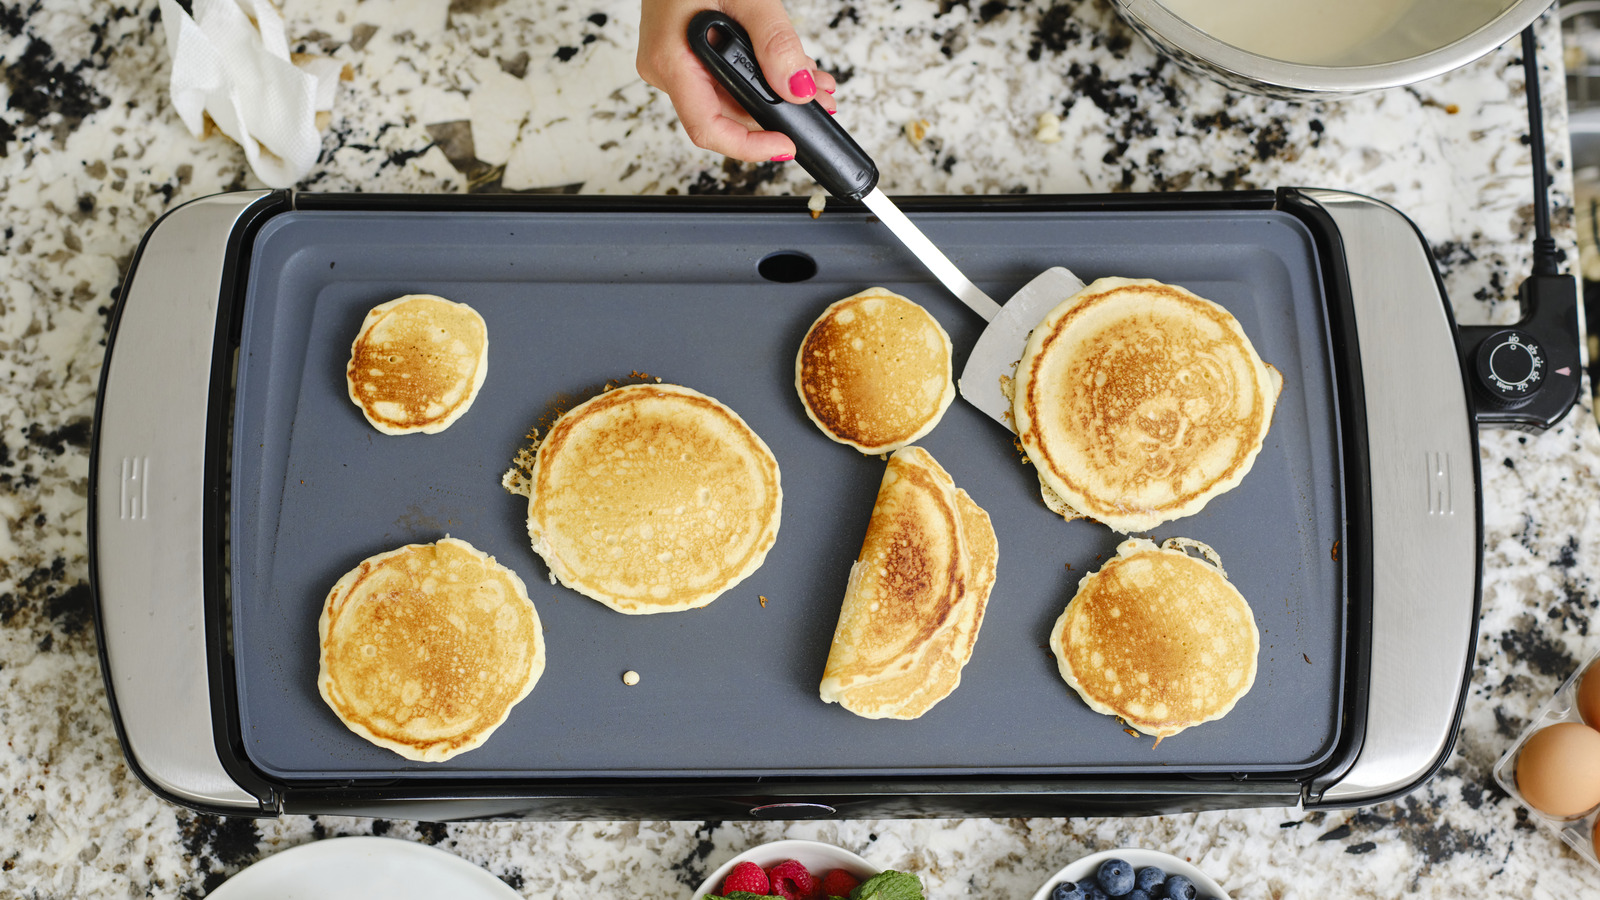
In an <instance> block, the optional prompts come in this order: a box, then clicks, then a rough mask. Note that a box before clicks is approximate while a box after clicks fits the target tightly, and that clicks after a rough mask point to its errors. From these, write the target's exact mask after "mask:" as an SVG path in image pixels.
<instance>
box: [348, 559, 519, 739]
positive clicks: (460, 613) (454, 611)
mask: <svg viewBox="0 0 1600 900" xmlns="http://www.w3.org/2000/svg"><path fill="white" fill-rule="evenodd" d="M317 634H318V642H319V646H320V647H321V653H320V656H319V662H320V670H319V672H318V674H317V689H318V690H319V691H320V692H321V694H322V699H323V700H324V701H326V702H327V704H328V706H329V707H330V708H331V709H332V710H333V711H334V714H336V715H337V716H338V717H339V719H340V721H342V722H344V724H345V725H346V726H348V727H349V728H350V730H351V731H354V732H355V733H356V734H359V735H361V736H362V737H364V738H366V739H367V740H369V741H371V742H372V743H374V744H377V745H378V746H380V747H386V748H388V749H390V750H393V751H394V752H396V753H398V754H400V755H401V756H404V757H405V758H407V759H414V760H418V761H420V762H442V761H444V760H447V759H449V758H450V757H452V756H455V755H456V754H458V753H465V752H466V751H468V750H471V749H473V748H474V747H477V746H478V745H480V744H482V743H483V742H484V740H486V739H487V738H488V737H489V735H490V734H491V733H492V732H493V731H494V730H495V729H496V728H498V727H500V723H502V722H504V721H505V720H506V717H507V716H508V715H510V713H511V707H513V706H515V705H516V704H517V702H518V701H520V700H521V699H522V698H523V697H526V696H527V695H528V692H529V691H531V690H533V685H534V683H535V682H537V681H538V680H539V676H540V675H541V674H543V672H544V662H545V653H544V630H543V628H542V627H541V626H540V623H539V614H538V613H537V612H535V611H534V608H533V603H532V602H530V601H529V600H528V591H527V588H526V587H525V586H524V585H523V583H522V579H520V578H518V577H517V574H516V573H515V572H513V571H511V570H510V569H507V568H506V567H505V566H502V565H500V564H499V563H496V562H495V561H494V558H493V557H491V556H488V555H486V554H484V553H482V552H481V551H479V550H477V549H476V548H474V547H473V546H472V545H471V544H468V543H467V542H466V541H461V540H456V539H454V538H448V537H447V538H445V539H443V540H441V541H439V542H438V543H436V544H409V545H407V546H405V547H401V548H400V549H398V550H390V551H388V552H385V553H379V554H378V555H376V556H373V557H371V558H369V559H367V560H365V561H363V562H362V563H361V564H360V565H358V566H356V567H355V568H354V569H352V570H351V571H350V572H349V573H348V574H346V575H345V576H344V577H343V578H340V579H339V581H338V583H337V584H335V585H334V586H333V590H331V591H329V592H328V598H327V601H326V603H324V604H323V609H322V617H321V619H320V620H319V622H318V625H317Z"/></svg>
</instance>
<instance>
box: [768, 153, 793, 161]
mask: <svg viewBox="0 0 1600 900" xmlns="http://www.w3.org/2000/svg"><path fill="white" fill-rule="evenodd" d="M791 159H794V154H793V153H780V154H778V155H777V156H774V157H773V158H772V161H773V162H788V161H789V160H791Z"/></svg>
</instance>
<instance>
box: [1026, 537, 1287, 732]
mask: <svg viewBox="0 0 1600 900" xmlns="http://www.w3.org/2000/svg"><path fill="white" fill-rule="evenodd" d="M1186 547H1195V548H1198V549H1200V550H1201V551H1202V552H1203V553H1205V554H1206V555H1207V556H1208V557H1209V558H1210V559H1212V560H1215V559H1216V554H1215V553H1214V552H1212V551H1211V548H1210V547H1207V546H1205V545H1204V544H1200V543H1199V542H1197V541H1191V540H1187V539H1185V538H1173V539H1171V540H1168V541H1167V542H1166V543H1164V544H1163V545H1162V546H1160V547H1157V546H1156V545H1155V544H1154V543H1152V542H1150V541H1147V540H1144V539H1143V538H1132V539H1130V540H1126V541H1123V542H1122V544H1121V545H1120V546H1118V547H1117V555H1116V557H1114V558H1113V559H1112V560H1111V561H1109V562H1107V563H1106V564H1105V565H1104V566H1103V567H1101V569H1100V570H1099V571H1098V572H1094V573H1092V574H1089V575H1086V576H1084V579H1083V581H1082V582H1081V583H1080V584H1079V585H1078V593H1077V595H1076V596H1074V597H1073V598H1072V601H1071V602H1070V603H1068V604H1067V608H1066V611H1065V612H1063V613H1062V614H1061V617H1060V618H1059V619H1057V620H1056V624H1055V628H1054V629H1053V630H1052V631H1051V633H1050V649H1051V650H1052V651H1054V653H1055V655H1056V662H1057V664H1058V665H1059V667H1060V669H1061V677H1062V678H1064V679H1066V682H1067V684H1069V685H1071V686H1072V688H1073V690H1076V691H1077V692H1078V695H1079V696H1080V697H1082V698H1083V701H1084V702H1085V703H1087V704H1089V707H1090V708H1091V709H1093V710H1095V711H1096V712H1100V713H1105V714H1106V715H1112V716H1118V717H1120V718H1121V719H1123V720H1124V721H1125V722H1127V723H1128V724H1129V725H1131V726H1132V727H1134V728H1135V729H1138V730H1139V731H1141V732H1143V733H1145V734H1149V735H1154V736H1156V737H1157V738H1158V740H1157V741H1156V743H1157V744H1160V743H1161V741H1160V740H1159V739H1160V738H1167V737H1171V736H1172V735H1174V734H1177V733H1178V732H1180V731H1182V730H1184V729H1185V728H1189V727H1191V726H1194V725H1199V724H1200V723H1201V722H1210V721H1213V720H1215V719H1220V718H1222V717H1223V716H1225V715H1227V714H1228V712H1229V711H1230V710H1232V709H1233V706H1234V704H1235V703H1237V702H1238V700H1239V698H1240V697H1243V696H1244V695H1245V693H1246V692H1247V691H1249V690H1250V686H1251V685H1252V684H1254V683H1255V678H1256V655H1257V653H1258V652H1259V650H1260V647H1261V637H1260V634H1259V632H1258V631H1257V630H1256V620H1255V616H1254V614H1253V613H1251V611H1250V604H1249V603H1247V602H1246V601H1245V599H1244V597H1243V596H1242V595H1240V593H1239V591H1238V590H1237V589H1235V588H1234V586H1233V585H1232V584H1230V583H1229V582H1228V578H1227V573H1226V572H1224V571H1222V567H1221V566H1220V565H1219V564H1218V565H1214V564H1212V563H1208V562H1205V561H1202V560H1199V559H1196V558H1194V557H1192V556H1190V555H1189V554H1188V553H1186V552H1184V549H1183V548H1186Z"/></svg>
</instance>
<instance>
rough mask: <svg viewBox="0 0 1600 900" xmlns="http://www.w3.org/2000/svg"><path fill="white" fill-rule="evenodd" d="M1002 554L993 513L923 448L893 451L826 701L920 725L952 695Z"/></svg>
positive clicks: (840, 630) (837, 639) (823, 690)
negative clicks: (916, 721) (924, 716)
mask: <svg viewBox="0 0 1600 900" xmlns="http://www.w3.org/2000/svg"><path fill="white" fill-rule="evenodd" d="M998 556H999V545H998V544H997V543H996V541H995V535H994V528H993V527H992V525H991V524H990V522H989V515H988V513H986V512H984V511H983V509H981V508H980V507H979V506H978V505H977V503H975V502H973V500H972V498H971V497H969V496H967V493H966V491H963V490H960V489H958V488H957V487H956V486H955V484H954V482H952V481H951V479H950V476H949V474H948V473H946V472H945V470H944V469H943V468H941V467H940V466H939V464H938V462H936V461H935V460H934V458H933V456H932V455H930V454H929V453H928V452H927V451H926V450H923V449H922V448H921V447H905V448H903V449H901V450H897V451H896V452H895V453H894V455H893V456H891V457H889V465H888V468H887V469H886V470H885V472H884V476H883V481H882V483H881V484H880V485H879V488H878V499H877V502H876V503H875V504H874V505H873V508H872V519H871V521H870V522H869V524H868V526H867V536H866V539H865V540H864V541H863V542H862V545H861V553H860V555H859V557H858V558H857V560H856V564H855V565H854V566H853V567H852V568H851V570H850V582H849V584H848V586H847V587H846V589H845V597H844V602H843V604H842V605H841V607H840V610H839V622H838V625H837V626H836V627H835V629H834V635H833V645H832V647H831V648H830V650H829V652H828V662H827V666H826V668H825V669H824V671H823V676H822V684H821V686H820V689H819V693H820V695H821V697H822V699H823V700H824V701H826V702H829V703H834V702H837V703H838V704H840V705H841V706H843V707H844V708H845V709H848V710H850V711H851V712H853V713H855V714H857V715H859V716H863V717H866V718H869V719H881V718H895V719H915V718H917V717H918V716H920V715H922V714H923V713H925V712H927V711H928V710H929V709H932V708H933V706H934V704H936V703H938V702H939V701H940V700H943V699H944V698H945V697H947V696H949V695H950V693H951V692H952V691H954V690H955V689H956V687H957V686H958V685H959V684H960V683H961V670H962V668H963V667H964V666H965V665H966V664H967V661H968V660H969V659H971V658H972V648H973V645H974V644H975V643H976V642H977V639H978V630H979V628H980V627H981V626H982V624H983V614H984V610H985V607H986V606H987V604H988V600H989V592H990V590H991V589H992V588H993V587H994V580H995V567H996V563H997V561H998Z"/></svg>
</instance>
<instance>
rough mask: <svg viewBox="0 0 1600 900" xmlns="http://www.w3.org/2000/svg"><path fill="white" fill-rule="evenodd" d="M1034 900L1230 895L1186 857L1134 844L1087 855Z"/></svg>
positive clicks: (1222, 898) (1221, 899) (1219, 899)
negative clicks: (1186, 859)
mask: <svg viewBox="0 0 1600 900" xmlns="http://www.w3.org/2000/svg"><path fill="white" fill-rule="evenodd" d="M1033 900H1229V897H1228V893H1227V892H1226V891H1224V890H1223V889H1222V887H1221V886H1220V885H1218V884H1217V883H1216V882H1215V881H1213V880H1212V879H1211V878H1210V876H1208V875H1206V873H1204V872H1202V871H1200V870H1199V869H1198V868H1196V867H1194V866H1193V865H1190V864H1189V863H1188V862H1186V861H1185V860H1182V859H1179V858H1178V857H1176V856H1172V855H1171V854H1167V853H1160V852H1158V851H1155V850H1140V849H1137V848H1133V847H1128V848H1124V849H1121V850H1107V851H1104V852H1102V853H1094V854H1091V855H1089V856H1085V857H1083V858H1082V859H1080V860H1078V861H1077V862H1075V863H1073V864H1072V865H1070V866H1067V867H1066V868H1065V869H1062V870H1061V871H1059V872H1057V873H1056V874H1055V875H1052V876H1051V877H1050V880H1049V881H1047V882H1045V883H1044V887H1041V888H1039V892H1038V893H1037V894H1034V895H1033Z"/></svg>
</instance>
